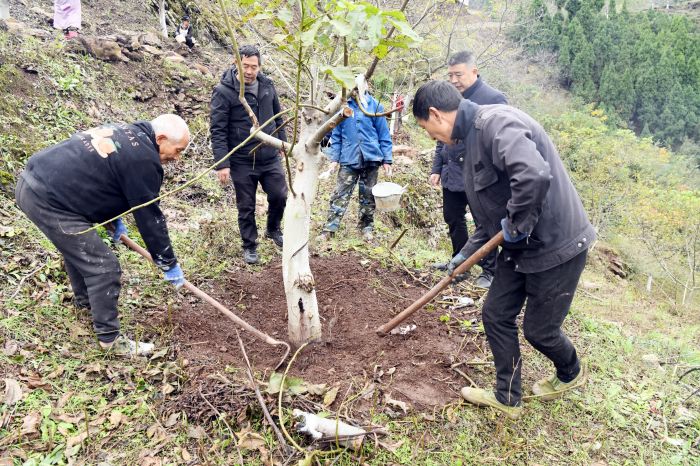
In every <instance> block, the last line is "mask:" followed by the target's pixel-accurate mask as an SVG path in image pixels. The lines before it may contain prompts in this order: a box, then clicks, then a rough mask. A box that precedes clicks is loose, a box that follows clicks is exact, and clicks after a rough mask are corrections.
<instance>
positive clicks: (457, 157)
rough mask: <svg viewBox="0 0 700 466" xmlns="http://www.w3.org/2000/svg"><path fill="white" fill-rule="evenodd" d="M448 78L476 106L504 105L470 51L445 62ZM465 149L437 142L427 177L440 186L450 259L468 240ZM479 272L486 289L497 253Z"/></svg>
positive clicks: (479, 279) (489, 257)
mask: <svg viewBox="0 0 700 466" xmlns="http://www.w3.org/2000/svg"><path fill="white" fill-rule="evenodd" d="M447 77H448V79H449V81H450V83H452V85H453V86H454V87H455V88H456V89H457V90H458V91H459V92H460V93H461V94H462V96H463V97H464V98H465V99H469V100H471V101H472V102H474V103H475V104H479V105H490V104H507V103H508V100H507V99H506V96H505V95H503V93H502V92H501V91H499V90H497V89H494V88H493V87H491V86H489V85H488V84H486V83H485V82H484V81H482V79H481V77H480V76H479V70H478V69H477V67H476V57H474V54H473V53H472V52H469V51H466V50H464V51H461V52H457V53H455V54H454V55H452V56H451V57H450V59H449V61H448V68H447ZM463 164H464V146H463V145H461V144H457V145H454V146H443V144H442V143H441V142H438V143H437V146H436V148H435V159H434V160H433V168H432V170H431V172H430V173H431V174H430V184H431V185H433V186H435V187H438V186H440V185H442V213H443V217H444V219H445V223H447V226H448V228H449V232H450V240H451V241H452V257H454V256H456V255H457V254H459V251H461V250H462V248H463V247H464V245H465V244H466V242H467V239H469V232H468V230H467V222H466V219H465V215H466V213H467V195H466V194H465V192H464V189H465V187H464V179H463V178H464V177H463V175H462V165H463ZM479 265H480V266H481V269H482V272H481V275H479V277H478V278H477V279H476V282H475V283H474V284H475V285H476V286H478V287H480V288H489V287H490V286H491V281H492V280H493V276H494V272H495V269H496V252H495V251H494V252H492V253H491V254H489V255H488V256H486V258H484V259H483V260H482V261H481V263H480V264H479ZM435 267H436V268H438V269H441V270H445V269H447V267H448V265H447V264H437V265H435Z"/></svg>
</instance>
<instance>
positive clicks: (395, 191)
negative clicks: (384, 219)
mask: <svg viewBox="0 0 700 466" xmlns="http://www.w3.org/2000/svg"><path fill="white" fill-rule="evenodd" d="M405 192H406V188H405V187H403V186H401V185H398V184H396V183H391V182H389V181H383V182H381V183H377V184H376V185H374V187H373V188H372V195H373V196H374V201H375V202H376V203H377V209H379V210H381V211H383V212H391V211H393V210H396V209H398V208H399V207H401V202H400V201H401V195H402V194H403V193H405Z"/></svg>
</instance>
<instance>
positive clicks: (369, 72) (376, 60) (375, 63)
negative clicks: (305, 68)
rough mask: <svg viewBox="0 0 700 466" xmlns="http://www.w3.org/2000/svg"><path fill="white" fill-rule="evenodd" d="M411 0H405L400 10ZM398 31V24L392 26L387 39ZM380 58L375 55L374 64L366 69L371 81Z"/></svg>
mask: <svg viewBox="0 0 700 466" xmlns="http://www.w3.org/2000/svg"><path fill="white" fill-rule="evenodd" d="M408 2H409V0H403V4H402V5H401V8H399V11H401V12H403V11H404V10H405V9H406V5H408ZM395 31H396V26H392V27H391V29H389V32H388V33H387V35H386V39H389V38H391V36H392V35H394V32H395ZM379 60H380V58H379V57H378V56H376V55H375V56H374V60H372V64H371V65H369V68H367V71H365V80H366V81H369V78H371V77H372V75H373V74H374V70H375V69H376V68H377V63H379Z"/></svg>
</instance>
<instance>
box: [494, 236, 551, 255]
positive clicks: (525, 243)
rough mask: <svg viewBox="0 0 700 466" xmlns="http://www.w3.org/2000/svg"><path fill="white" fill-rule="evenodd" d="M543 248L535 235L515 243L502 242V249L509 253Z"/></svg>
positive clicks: (542, 244)
mask: <svg viewBox="0 0 700 466" xmlns="http://www.w3.org/2000/svg"><path fill="white" fill-rule="evenodd" d="M542 246H544V243H543V242H542V241H541V240H540V239H539V238H538V237H537V236H535V235H530V236H529V237H527V238H525V239H522V240H520V241H518V242H517V243H509V242H508V241H504V242H503V244H502V247H503V248H504V249H508V250H509V251H525V250H533V249H539V248H541V247H542Z"/></svg>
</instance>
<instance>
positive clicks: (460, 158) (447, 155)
mask: <svg viewBox="0 0 700 466" xmlns="http://www.w3.org/2000/svg"><path fill="white" fill-rule="evenodd" d="M462 97H464V98H465V99H469V100H471V101H472V102H474V103H475V104H479V105H491V104H507V103H508V100H507V99H506V96H505V95H504V94H503V93H502V92H501V91H499V90H498V89H494V88H493V87H491V86H489V85H488V84H486V83H485V82H484V81H482V80H481V78H480V77H479V78H477V80H476V82H475V83H474V84H472V85H471V86H469V88H468V89H467V90H465V91H464V92H463V93H462ZM463 163H464V146H460V145H454V146H447V147H445V146H443V144H442V143H441V142H438V143H437V146H435V158H434V159H433V168H432V170H431V172H430V173H431V174H438V175H440V183H441V184H442V187H443V188H445V189H448V190H450V191H453V192H460V191H464V176H463V175H462V164H463Z"/></svg>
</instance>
